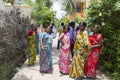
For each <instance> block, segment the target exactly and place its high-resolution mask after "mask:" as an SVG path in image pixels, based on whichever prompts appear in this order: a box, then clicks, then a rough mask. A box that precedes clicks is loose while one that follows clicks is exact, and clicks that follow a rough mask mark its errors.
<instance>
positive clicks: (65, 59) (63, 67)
mask: <svg viewBox="0 0 120 80" xmlns="http://www.w3.org/2000/svg"><path fill="white" fill-rule="evenodd" d="M60 37H61V38H62V41H63V43H64V44H65V45H60V54H59V69H60V72H62V73H64V74H67V73H69V65H70V54H69V52H70V39H69V37H70V34H69V33H66V34H64V33H62V34H61V35H60Z"/></svg>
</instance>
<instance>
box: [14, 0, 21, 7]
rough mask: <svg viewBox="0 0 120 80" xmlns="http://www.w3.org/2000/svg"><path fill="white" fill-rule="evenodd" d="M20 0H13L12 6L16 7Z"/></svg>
mask: <svg viewBox="0 0 120 80" xmlns="http://www.w3.org/2000/svg"><path fill="white" fill-rule="evenodd" d="M19 1H20V0H14V3H13V8H18V6H19Z"/></svg>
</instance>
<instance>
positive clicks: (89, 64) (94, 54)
mask: <svg viewBox="0 0 120 80" xmlns="http://www.w3.org/2000/svg"><path fill="white" fill-rule="evenodd" d="M89 40H90V43H91V45H96V44H100V43H101V42H102V41H103V37H102V35H101V34H97V35H94V34H93V35H91V36H90V37H89ZM100 52H101V47H98V48H93V49H92V50H91V51H90V53H89V55H88V57H87V59H86V62H85V70H84V72H85V76H86V77H96V68H97V63H98V58H99V54H100Z"/></svg>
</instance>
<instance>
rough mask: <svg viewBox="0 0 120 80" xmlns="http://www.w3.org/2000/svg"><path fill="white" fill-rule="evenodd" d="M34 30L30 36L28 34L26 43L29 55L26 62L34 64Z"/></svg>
mask: <svg viewBox="0 0 120 80" xmlns="http://www.w3.org/2000/svg"><path fill="white" fill-rule="evenodd" d="M35 36H36V35H35V32H33V34H32V35H31V36H28V39H29V41H28V45H29V56H28V64H34V62H35V60H36V42H35V41H36V37H35Z"/></svg>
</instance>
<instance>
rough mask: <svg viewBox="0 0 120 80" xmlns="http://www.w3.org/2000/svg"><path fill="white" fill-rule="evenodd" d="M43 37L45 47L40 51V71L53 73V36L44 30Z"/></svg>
mask: <svg viewBox="0 0 120 80" xmlns="http://www.w3.org/2000/svg"><path fill="white" fill-rule="evenodd" d="M41 38H42V43H43V47H44V48H43V49H41V52H40V73H51V72H52V71H53V65H52V54H51V49H52V42H53V40H52V38H53V36H52V35H51V34H47V33H45V32H43V33H42V34H41Z"/></svg>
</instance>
